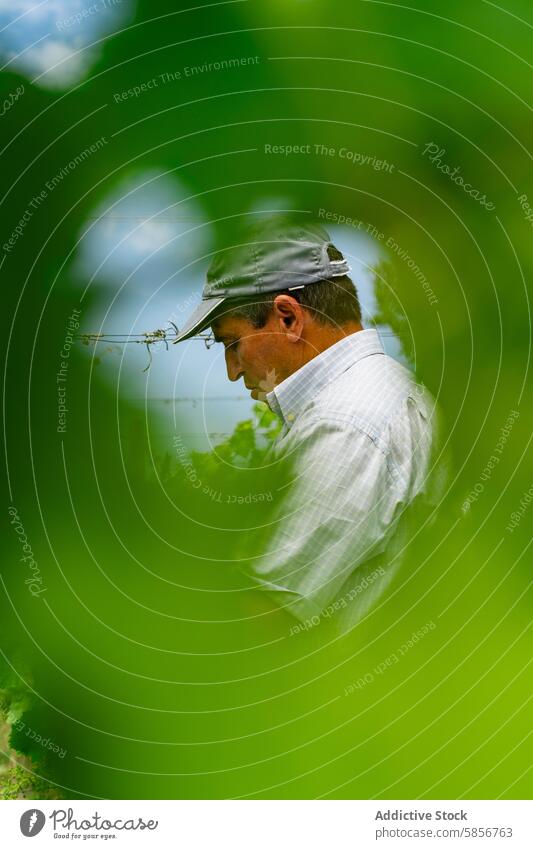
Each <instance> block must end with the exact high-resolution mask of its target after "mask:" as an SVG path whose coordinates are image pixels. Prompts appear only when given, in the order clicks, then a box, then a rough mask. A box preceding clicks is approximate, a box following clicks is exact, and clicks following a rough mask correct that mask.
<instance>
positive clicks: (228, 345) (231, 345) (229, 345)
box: [224, 339, 239, 351]
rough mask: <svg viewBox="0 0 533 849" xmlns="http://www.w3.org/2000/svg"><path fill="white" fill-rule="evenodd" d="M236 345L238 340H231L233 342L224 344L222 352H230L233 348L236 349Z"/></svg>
mask: <svg viewBox="0 0 533 849" xmlns="http://www.w3.org/2000/svg"><path fill="white" fill-rule="evenodd" d="M238 343H239V340H238V339H234V340H233V342H224V350H225V351H232V350H235V348H236V347H237V345H238Z"/></svg>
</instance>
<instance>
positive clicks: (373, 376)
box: [304, 354, 431, 439]
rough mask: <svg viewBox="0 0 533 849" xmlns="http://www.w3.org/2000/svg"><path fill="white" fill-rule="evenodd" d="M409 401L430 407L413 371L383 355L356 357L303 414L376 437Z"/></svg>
mask: <svg viewBox="0 0 533 849" xmlns="http://www.w3.org/2000/svg"><path fill="white" fill-rule="evenodd" d="M410 401H411V402H412V403H414V404H415V406H419V407H421V408H422V409H425V408H429V407H430V406H431V398H430V396H429V393H428V392H427V390H425V389H424V388H423V387H422V386H420V385H419V384H417V383H416V381H415V379H414V376H413V374H412V373H411V372H410V371H409V370H408V369H407V368H405V366H403V365H401V363H399V362H397V361H396V360H394V359H393V358H392V357H390V356H388V355H387V354H379V355H374V356H371V357H366V358H365V359H363V360H359V361H358V362H356V363H355V364H354V365H353V366H351V367H350V368H348V369H346V370H345V371H344V372H343V373H342V374H340V375H338V376H337V377H336V378H335V379H334V380H332V381H331V382H330V383H328V384H327V385H326V386H325V387H324V388H323V389H322V390H321V391H320V392H318V393H317V395H316V396H315V397H314V398H313V400H312V402H311V404H310V405H309V406H308V408H307V409H306V411H305V413H304V416H305V417H306V418H308V419H309V420H311V419H312V420H315V421H319V420H323V421H330V422H332V423H333V422H337V423H338V425H339V426H340V427H348V428H350V427H353V428H354V429H357V430H360V431H363V432H365V433H367V434H368V435H369V436H370V437H371V438H374V439H380V438H382V437H383V435H384V433H385V431H387V430H388V429H389V428H390V426H391V424H392V423H393V422H394V420H395V419H396V418H398V417H400V418H401V417H402V415H406V414H407V411H408V405H409V402H410Z"/></svg>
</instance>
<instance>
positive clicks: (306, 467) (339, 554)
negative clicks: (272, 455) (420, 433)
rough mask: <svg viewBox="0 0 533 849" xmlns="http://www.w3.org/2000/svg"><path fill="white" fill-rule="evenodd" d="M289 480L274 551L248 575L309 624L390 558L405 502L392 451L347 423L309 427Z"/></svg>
mask: <svg viewBox="0 0 533 849" xmlns="http://www.w3.org/2000/svg"><path fill="white" fill-rule="evenodd" d="M291 477H292V482H291V483H290V485H289V487H288V494H287V496H286V497H285V498H284V500H283V502H282V505H281V508H280V510H279V511H278V513H277V515H276V516H275V517H274V519H273V524H272V529H271V535H270V537H269V539H268V544H267V546H266V547H265V550H264V551H263V553H262V554H261V556H260V557H259V558H257V559H256V560H254V561H253V562H252V564H251V565H250V567H249V569H247V570H246V571H247V572H248V574H250V576H251V577H252V578H253V580H254V582H255V583H256V585H259V587H260V588H261V589H263V590H266V591H268V592H271V593H274V594H276V601H277V602H278V604H280V605H282V606H285V605H286V606H287V609H288V611H289V612H291V613H292V614H293V615H294V616H295V617H297V618H298V619H300V620H302V621H303V620H305V619H306V618H308V617H310V616H314V615H317V614H319V613H320V612H321V611H322V610H323V609H324V608H325V607H326V606H327V605H328V604H329V603H330V602H331V600H332V599H333V598H334V597H335V595H336V594H337V592H338V591H339V589H340V588H341V587H342V585H343V583H344V582H345V581H346V579H347V578H348V576H349V575H350V574H351V572H353V571H354V569H356V568H357V566H358V565H359V564H361V563H363V562H364V561H366V560H368V559H370V558H372V557H374V556H376V555H377V554H380V553H381V552H382V551H384V549H385V547H386V544H387V540H388V538H389V536H390V534H391V533H392V531H393V529H394V526H395V523H396V520H397V516H398V514H399V512H400V510H401V506H402V500H403V499H402V492H401V486H399V483H398V480H397V473H396V472H395V470H394V468H392V467H391V463H390V457H389V456H388V454H387V452H385V451H384V450H383V448H382V447H381V446H380V445H379V444H378V443H377V441H374V440H373V439H372V438H371V437H370V436H369V435H368V434H366V433H364V432H362V431H359V430H358V429H357V428H355V427H354V426H353V424H352V423H350V424H348V423H344V422H342V420H340V421H338V422H337V421H330V420H328V421H324V420H323V419H318V418H317V419H316V420H312V419H311V420H309V421H308V422H307V423H306V425H305V429H304V430H303V431H302V432H301V433H300V434H299V439H298V448H297V450H296V451H295V452H294V456H293V465H292V469H291Z"/></svg>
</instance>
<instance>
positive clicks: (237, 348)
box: [212, 315, 293, 401]
mask: <svg viewBox="0 0 533 849" xmlns="http://www.w3.org/2000/svg"><path fill="white" fill-rule="evenodd" d="M212 330H213V334H214V337H215V341H216V342H222V343H223V345H224V353H225V358H226V369H227V372H228V377H229V379H230V380H239V378H240V377H242V378H243V380H244V384H245V386H246V388H247V389H249V390H250V391H251V395H252V398H255V399H256V400H261V401H262V400H264V397H265V394H266V393H267V392H271V391H272V389H273V388H274V386H276V385H277V384H278V383H280V382H281V381H282V380H284V379H285V377H287V376H288V375H289V374H291V373H292V371H293V368H292V367H291V365H292V361H291V360H292V356H293V350H292V347H293V346H291V345H290V344H288V343H287V339H286V336H285V334H284V333H282V332H281V331H280V328H279V323H278V321H277V320H276V318H275V317H274V316H271V318H270V319H269V320H268V322H267V323H266V324H265V326H264V327H261V328H259V329H258V328H256V327H254V326H253V324H251V322H249V321H246V319H244V318H235V317H232V316H230V315H228V316H222V317H221V318H218V319H216V320H215V321H213V324H212Z"/></svg>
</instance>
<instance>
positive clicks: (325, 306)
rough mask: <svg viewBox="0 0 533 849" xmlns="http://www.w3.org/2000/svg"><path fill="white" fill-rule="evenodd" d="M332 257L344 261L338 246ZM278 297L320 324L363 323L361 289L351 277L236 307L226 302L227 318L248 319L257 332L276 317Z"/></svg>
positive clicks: (268, 295)
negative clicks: (290, 299) (291, 300)
mask: <svg viewBox="0 0 533 849" xmlns="http://www.w3.org/2000/svg"><path fill="white" fill-rule="evenodd" d="M328 256H329V258H330V259H331V260H339V259H344V257H343V255H342V254H341V252H340V251H339V250H337V248H336V247H334V245H329V246H328ZM277 295H291V297H293V298H294V299H295V300H297V301H298V303H299V304H301V305H302V307H304V308H305V309H306V310H309V312H311V313H312V314H313V318H315V319H316V321H317V322H319V323H320V324H332V325H334V326H335V327H338V326H339V325H343V324H347V323H348V322H350V321H356V322H360V321H361V306H360V304H359V297H358V295H357V289H356V288H355V286H354V284H353V282H352V281H351V280H350V278H349V277H347V276H346V275H343V276H342V277H333V278H332V279H331V280H318V281H317V282H316V283H309V285H307V286H304V287H303V288H302V289H296V290H293V291H290V290H289V289H283V290H281V291H279V292H267V293H265V294H264V295H254V296H253V297H251V298H246V299H243V300H239V301H236V302H235V306H234V307H230V308H229V309H227V307H228V306H229V304H228V301H226V302H225V305H224V306H225V307H226V309H224V312H223V315H231V316H233V317H235V318H244V319H246V321H249V322H250V323H251V324H252V325H253V326H254V327H255V328H256V329H259V328H261V327H264V326H265V324H266V323H267V321H268V319H269V318H270V316H271V314H272V309H273V306H274V298H275V297H276V296H277Z"/></svg>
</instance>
